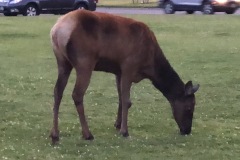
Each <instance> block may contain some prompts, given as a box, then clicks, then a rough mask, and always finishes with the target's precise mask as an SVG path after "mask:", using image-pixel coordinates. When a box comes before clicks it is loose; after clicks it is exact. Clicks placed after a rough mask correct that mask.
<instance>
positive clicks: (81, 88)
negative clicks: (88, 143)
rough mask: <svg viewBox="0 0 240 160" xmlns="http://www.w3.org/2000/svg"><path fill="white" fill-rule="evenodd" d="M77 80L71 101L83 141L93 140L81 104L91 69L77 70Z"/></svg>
mask: <svg viewBox="0 0 240 160" xmlns="http://www.w3.org/2000/svg"><path fill="white" fill-rule="evenodd" d="M76 71H77V79H76V84H75V87H74V90H73V94H72V97H73V100H74V103H75V106H76V109H77V112H78V115H79V119H80V123H81V127H82V135H83V138H84V139H85V140H93V139H94V137H93V135H92V134H91V132H90V130H89V127H88V123H87V120H86V118H85V113H84V104H83V98H84V94H85V92H86V90H87V87H88V85H89V82H90V78H91V74H92V67H86V66H85V67H83V68H77V69H76Z"/></svg>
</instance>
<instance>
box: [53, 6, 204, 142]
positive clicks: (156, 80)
mask: <svg viewBox="0 0 240 160" xmlns="http://www.w3.org/2000/svg"><path fill="white" fill-rule="evenodd" d="M50 36H51V42H52V47H53V52H54V54H55V56H56V61H57V66H58V78H57V81H56V85H55V88H54V106H53V128H52V130H51V134H50V137H51V138H52V143H53V144H55V143H56V142H58V141H59V130H58V113H59V106H60V103H61V99H62V96H63V91H64V89H65V87H66V84H67V82H68V78H69V75H70V73H71V71H72V69H73V68H74V69H75V70H76V83H75V87H74V90H73V93H72V98H73V101H74V104H75V106H76V109H77V112H78V115H79V119H80V123H81V127H82V135H83V138H84V139H86V140H92V139H94V137H93V135H92V134H91V132H90V130H89V127H88V123H87V120H86V118H85V114H84V103H83V100H84V94H85V92H86V90H87V88H88V85H89V82H90V78H91V75H92V72H93V71H104V72H109V73H113V74H114V75H115V76H116V86H117V91H118V96H119V105H118V112H117V118H116V122H115V124H114V126H115V127H116V129H118V130H119V133H120V134H121V135H122V136H124V137H127V136H129V134H128V125H127V121H128V109H129V108H130V107H131V101H130V89H131V85H132V83H138V82H140V81H141V80H143V79H145V78H147V79H149V80H150V81H151V82H152V84H153V85H154V86H155V87H156V88H157V89H158V90H159V91H161V92H162V94H163V95H164V96H165V97H166V99H167V100H168V101H169V103H170V105H171V107H172V112H173V117H174V119H175V121H176V123H177V125H178V127H179V129H180V133H181V134H190V132H191V127H192V119H193V112H194V106H195V96H194V93H195V92H196V91H197V90H198V88H199V85H193V84H192V82H191V81H188V82H187V83H186V84H184V83H183V81H182V80H181V79H180V77H179V76H178V74H177V73H176V72H175V71H174V69H173V68H172V67H171V65H170V63H169V62H168V60H167V59H166V57H165V56H164V54H163V52H162V50H161V48H160V47H159V45H158V42H157V40H156V37H155V36H154V33H153V32H152V31H151V30H150V29H149V27H148V26H147V25H145V24H144V23H142V22H138V21H136V20H133V19H130V18H124V17H121V16H116V15H111V14H106V13H98V12H90V11H86V10H76V11H72V12H70V13H68V14H66V15H64V16H62V17H60V18H59V19H58V21H57V22H56V24H55V25H54V26H53V28H52V29H51V33H50Z"/></svg>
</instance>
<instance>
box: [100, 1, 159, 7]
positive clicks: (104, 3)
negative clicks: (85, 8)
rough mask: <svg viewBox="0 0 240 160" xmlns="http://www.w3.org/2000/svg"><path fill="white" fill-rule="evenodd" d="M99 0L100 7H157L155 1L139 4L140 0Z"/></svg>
mask: <svg viewBox="0 0 240 160" xmlns="http://www.w3.org/2000/svg"><path fill="white" fill-rule="evenodd" d="M134 2H135V3H133V1H132V0H99V2H98V6H100V7H157V0H149V3H144V4H143V3H141V2H142V0H138V3H136V2H137V0H134Z"/></svg>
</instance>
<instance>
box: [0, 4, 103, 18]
mask: <svg viewBox="0 0 240 160" xmlns="http://www.w3.org/2000/svg"><path fill="white" fill-rule="evenodd" d="M97 2H98V0H0V13H3V14H4V15H5V16H17V15H18V14H22V15H24V16H37V15H39V14H40V13H53V14H64V13H66V12H69V11H72V10H75V9H87V10H91V11H95V10H96V4H97Z"/></svg>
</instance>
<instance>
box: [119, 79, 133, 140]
mask: <svg viewBox="0 0 240 160" xmlns="http://www.w3.org/2000/svg"><path fill="white" fill-rule="evenodd" d="M120 84H121V103H122V122H121V128H120V134H121V135H122V136H123V137H128V136H129V134H128V125H127V121H128V108H129V104H130V103H129V102H130V89H131V85H132V82H131V81H130V80H129V78H128V76H122V77H121V83H120Z"/></svg>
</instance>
